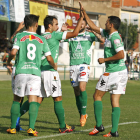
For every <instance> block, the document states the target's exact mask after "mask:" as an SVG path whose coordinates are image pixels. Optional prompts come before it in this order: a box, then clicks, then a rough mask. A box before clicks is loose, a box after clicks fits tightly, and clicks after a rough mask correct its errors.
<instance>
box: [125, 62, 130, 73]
mask: <svg viewBox="0 0 140 140" xmlns="http://www.w3.org/2000/svg"><path fill="white" fill-rule="evenodd" d="M125 66H126V68H127V73H129V64H128V61H127V60H125Z"/></svg>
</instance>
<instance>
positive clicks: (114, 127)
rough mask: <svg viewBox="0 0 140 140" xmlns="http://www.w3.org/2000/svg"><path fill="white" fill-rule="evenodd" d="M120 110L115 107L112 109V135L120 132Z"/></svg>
mask: <svg viewBox="0 0 140 140" xmlns="http://www.w3.org/2000/svg"><path fill="white" fill-rule="evenodd" d="M120 112H121V110H120V108H119V107H114V108H112V130H111V132H112V133H115V132H116V131H117V130H118V123H119V119H120Z"/></svg>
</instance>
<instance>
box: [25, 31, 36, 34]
mask: <svg viewBox="0 0 140 140" xmlns="http://www.w3.org/2000/svg"><path fill="white" fill-rule="evenodd" d="M23 32H26V33H31V34H36V33H35V32H28V31H23Z"/></svg>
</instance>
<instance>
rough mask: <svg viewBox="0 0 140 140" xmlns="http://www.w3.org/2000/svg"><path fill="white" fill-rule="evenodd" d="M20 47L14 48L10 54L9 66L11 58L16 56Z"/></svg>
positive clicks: (9, 65)
mask: <svg viewBox="0 0 140 140" xmlns="http://www.w3.org/2000/svg"><path fill="white" fill-rule="evenodd" d="M17 51H18V49H16V48H13V49H12V51H11V53H10V55H9V58H8V61H7V66H8V67H11V63H10V62H11V60H12V59H13V58H14V57H15V55H16V53H17Z"/></svg>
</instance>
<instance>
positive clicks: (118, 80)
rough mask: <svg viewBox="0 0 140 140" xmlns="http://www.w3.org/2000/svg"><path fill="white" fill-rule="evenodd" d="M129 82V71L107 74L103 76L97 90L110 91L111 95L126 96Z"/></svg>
mask: <svg viewBox="0 0 140 140" xmlns="http://www.w3.org/2000/svg"><path fill="white" fill-rule="evenodd" d="M127 80H128V75H127V69H125V70H123V71H119V72H113V73H107V72H105V73H104V74H103V75H101V77H100V79H99V81H98V83H97V85H96V89H98V90H100V91H109V93H110V94H125V89H126V84H127Z"/></svg>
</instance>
